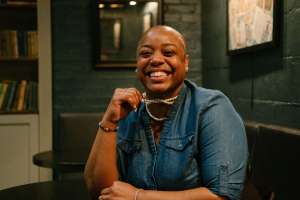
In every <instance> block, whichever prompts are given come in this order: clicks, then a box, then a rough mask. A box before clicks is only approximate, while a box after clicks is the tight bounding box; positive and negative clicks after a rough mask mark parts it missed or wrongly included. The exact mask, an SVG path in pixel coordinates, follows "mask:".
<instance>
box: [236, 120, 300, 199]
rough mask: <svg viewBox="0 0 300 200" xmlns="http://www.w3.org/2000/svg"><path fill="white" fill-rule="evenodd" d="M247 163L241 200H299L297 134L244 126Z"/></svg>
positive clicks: (299, 141)
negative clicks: (246, 139)
mask: <svg viewBox="0 0 300 200" xmlns="http://www.w3.org/2000/svg"><path fill="white" fill-rule="evenodd" d="M245 127H246V132H247V138H248V147H249V162H248V172H247V180H246V183H245V188H244V191H243V194H242V199H243V200H260V199H261V200H290V199H299V192H298V188H299V186H300V184H299V180H300V159H299V158H300V130H299V129H293V128H288V127H283V126H276V125H270V124H263V123H258V122H253V121H247V122H245Z"/></svg>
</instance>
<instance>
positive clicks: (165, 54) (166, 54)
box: [164, 51, 175, 57]
mask: <svg viewBox="0 0 300 200" xmlns="http://www.w3.org/2000/svg"><path fill="white" fill-rule="evenodd" d="M173 55H175V52H174V51H164V56H166V57H171V56H173Z"/></svg>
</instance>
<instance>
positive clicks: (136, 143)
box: [118, 140, 142, 154]
mask: <svg viewBox="0 0 300 200" xmlns="http://www.w3.org/2000/svg"><path fill="white" fill-rule="evenodd" d="M141 147H142V141H141V140H121V141H120V142H118V148H119V149H120V150H122V151H123V152H124V153H126V154H133V153H136V152H139V151H140V150H141Z"/></svg>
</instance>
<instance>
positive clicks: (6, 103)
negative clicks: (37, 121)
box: [0, 80, 38, 112]
mask: <svg viewBox="0 0 300 200" xmlns="http://www.w3.org/2000/svg"><path fill="white" fill-rule="evenodd" d="M37 91H38V84H37V82H34V81H28V80H20V81H15V80H2V81H1V82H0V111H1V112H37V110H38V109H37V108H38V103H37V102H38V96H37Z"/></svg>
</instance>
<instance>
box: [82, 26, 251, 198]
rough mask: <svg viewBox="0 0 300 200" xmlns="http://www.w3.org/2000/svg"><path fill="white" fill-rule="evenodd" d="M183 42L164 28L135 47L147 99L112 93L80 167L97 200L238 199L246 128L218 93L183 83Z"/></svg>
mask: <svg viewBox="0 0 300 200" xmlns="http://www.w3.org/2000/svg"><path fill="white" fill-rule="evenodd" d="M184 41H185V40H184V38H183V36H182V34H181V33H179V32H178V31H177V30H175V29H174V28H172V27H169V26H163V25H158V26H153V27H151V28H150V29H149V30H147V31H146V32H145V33H144V34H143V35H142V37H141V39H140V40H139V42H138V47H137V70H136V75H137V78H138V79H139V80H140V82H141V83H142V84H143V86H144V91H145V93H142V92H141V91H139V90H138V89H137V88H116V89H115V91H114V93H113V95H112V98H111V101H110V103H109V105H108V107H107V109H106V112H105V114H104V115H103V118H102V121H101V122H100V127H99V129H98V131H97V135H96V138H95V141H94V144H93V147H92V150H91V151H90V155H89V159H88V161H87V163H86V168H85V178H86V182H87V186H88V189H89V190H90V192H91V193H92V195H93V196H94V198H95V199H106V200H114V199H124V200H132V199H135V200H148V199H151V200H176V199H180V200H192V199H199V200H201V199H203V200H204V199H205V200H224V199H228V200H229V199H230V200H238V199H239V196H240V192H241V190H242V186H243V181H244V176H245V170H246V164H247V141H246V135H245V129H244V126H243V121H242V120H241V118H240V117H239V115H238V114H237V112H236V111H235V109H234V108H233V106H232V104H231V103H230V101H229V99H228V98H227V97H226V96H225V95H224V94H223V93H222V92H220V91H216V90H209V89H205V88H201V87H198V86H197V85H196V84H195V83H193V82H191V81H189V80H185V77H186V72H187V70H188V64H189V57H188V55H187V54H186V50H185V42H184ZM224 197H226V198H224Z"/></svg>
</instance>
